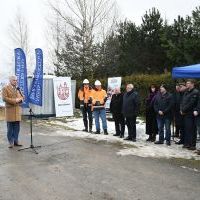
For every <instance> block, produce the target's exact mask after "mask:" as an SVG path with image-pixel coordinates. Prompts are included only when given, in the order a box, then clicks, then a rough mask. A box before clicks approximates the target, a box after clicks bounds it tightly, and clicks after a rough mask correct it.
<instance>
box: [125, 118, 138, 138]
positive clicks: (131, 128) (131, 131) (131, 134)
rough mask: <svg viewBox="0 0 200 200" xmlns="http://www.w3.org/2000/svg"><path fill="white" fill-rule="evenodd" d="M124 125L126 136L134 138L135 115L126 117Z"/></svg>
mask: <svg viewBox="0 0 200 200" xmlns="http://www.w3.org/2000/svg"><path fill="white" fill-rule="evenodd" d="M126 125H127V128H128V137H130V138H131V139H136V116H132V117H126Z"/></svg>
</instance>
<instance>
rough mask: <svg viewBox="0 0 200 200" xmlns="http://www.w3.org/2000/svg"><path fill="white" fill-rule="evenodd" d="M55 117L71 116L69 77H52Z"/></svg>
mask: <svg viewBox="0 0 200 200" xmlns="http://www.w3.org/2000/svg"><path fill="white" fill-rule="evenodd" d="M53 85H54V99H55V109H56V117H64V116H73V105H72V91H71V78H70V77H56V78H54V79H53Z"/></svg>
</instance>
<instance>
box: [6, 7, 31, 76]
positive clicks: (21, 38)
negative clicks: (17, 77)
mask: <svg viewBox="0 0 200 200" xmlns="http://www.w3.org/2000/svg"><path fill="white" fill-rule="evenodd" d="M29 35H30V34H29V29H28V23H27V21H26V19H25V17H24V15H23V13H22V12H21V10H20V8H18V9H17V11H16V13H15V15H14V17H13V21H12V22H11V23H10V25H9V26H8V36H9V38H10V43H11V45H10V46H11V47H12V48H11V49H10V53H11V55H13V50H14V49H15V48H21V49H23V51H24V53H25V54H26V62H27V66H28V67H27V70H28V73H29V74H32V73H33V69H32V68H31V66H34V65H33V58H32V56H31V54H30V38H29Z"/></svg>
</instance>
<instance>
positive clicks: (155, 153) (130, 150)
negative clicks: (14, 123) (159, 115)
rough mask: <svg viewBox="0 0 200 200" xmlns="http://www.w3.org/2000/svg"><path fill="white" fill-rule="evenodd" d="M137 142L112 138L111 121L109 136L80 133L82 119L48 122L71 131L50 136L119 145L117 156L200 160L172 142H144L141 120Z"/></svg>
mask: <svg viewBox="0 0 200 200" xmlns="http://www.w3.org/2000/svg"><path fill="white" fill-rule="evenodd" d="M137 122H138V123H137V125H136V128H137V142H131V141H124V140H123V139H121V138H119V137H114V136H113V134H114V133H115V126H114V122H113V121H107V123H108V132H109V135H103V133H101V134H100V135H96V134H91V133H87V132H84V131H82V129H83V128H84V126H83V121H82V118H67V119H66V122H61V121H58V120H53V121H50V122H48V123H49V124H50V125H57V126H62V127H63V126H64V127H65V126H66V127H68V128H70V129H71V130H67V131H63V129H58V130H57V131H56V132H52V133H50V135H51V136H70V137H76V138H90V139H95V140H97V141H107V142H109V143H120V144H121V145H122V146H123V145H124V148H123V149H121V150H119V152H117V154H118V155H121V156H125V155H135V156H140V157H154V158H184V159H195V160H200V156H198V155H197V154H195V153H194V151H189V150H187V149H183V148H182V145H176V144H174V141H172V145H171V146H167V145H165V144H163V145H155V144H154V143H149V142H146V139H147V135H146V134H145V123H143V122H142V121H141V120H137ZM93 131H95V125H93ZM126 136H127V128H126V130H125V137H126ZM197 147H198V148H200V143H199V142H198V144H197Z"/></svg>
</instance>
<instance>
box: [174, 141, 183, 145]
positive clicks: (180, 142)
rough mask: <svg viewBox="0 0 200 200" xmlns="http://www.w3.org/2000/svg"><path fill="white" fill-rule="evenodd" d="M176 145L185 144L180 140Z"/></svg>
mask: <svg viewBox="0 0 200 200" xmlns="http://www.w3.org/2000/svg"><path fill="white" fill-rule="evenodd" d="M175 144H178V145H180V144H183V142H182V141H181V140H179V141H178V142H175Z"/></svg>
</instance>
